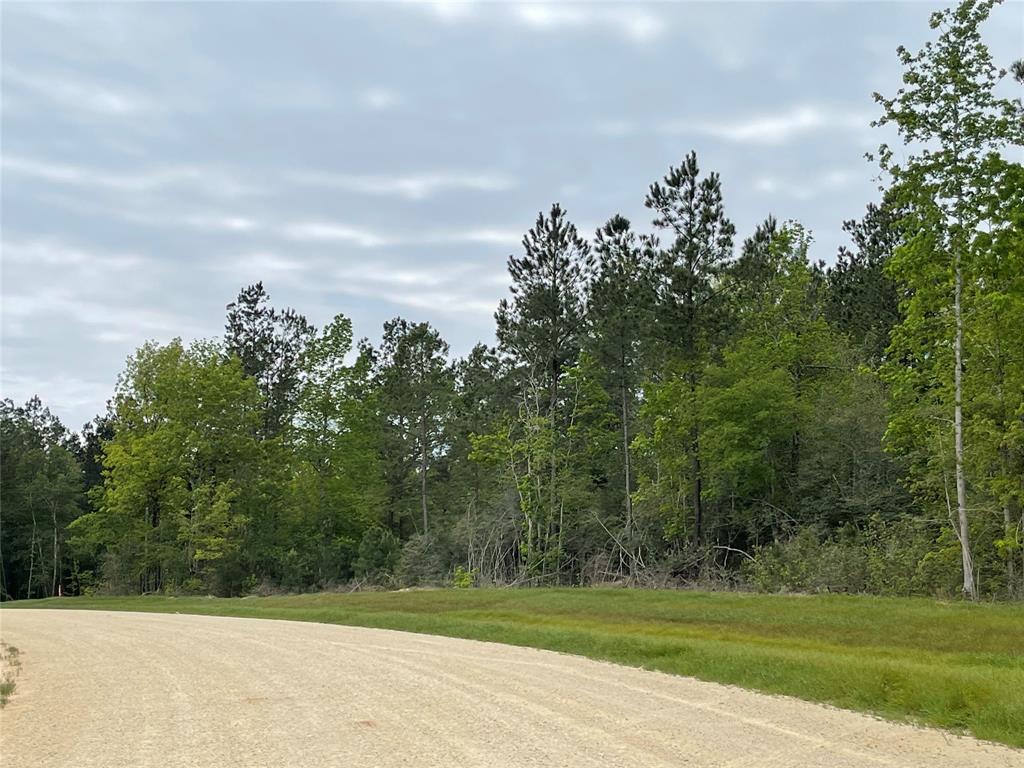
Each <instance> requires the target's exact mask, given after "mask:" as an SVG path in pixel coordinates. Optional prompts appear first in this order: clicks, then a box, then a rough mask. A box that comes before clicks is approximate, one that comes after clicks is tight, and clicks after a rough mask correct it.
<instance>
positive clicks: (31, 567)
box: [25, 507, 36, 600]
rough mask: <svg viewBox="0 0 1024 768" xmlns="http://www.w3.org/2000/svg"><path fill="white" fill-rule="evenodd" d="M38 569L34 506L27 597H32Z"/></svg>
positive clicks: (29, 547) (29, 546)
mask: <svg viewBox="0 0 1024 768" xmlns="http://www.w3.org/2000/svg"><path fill="white" fill-rule="evenodd" d="M35 569H36V510H35V507H33V508H32V541H31V542H29V545H28V589H26V590H25V597H26V598H27V599H29V600H31V599H32V575H33V573H34V572H35Z"/></svg>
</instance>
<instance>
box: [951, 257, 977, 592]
mask: <svg viewBox="0 0 1024 768" xmlns="http://www.w3.org/2000/svg"><path fill="white" fill-rule="evenodd" d="M955 258H956V265H955V271H956V274H955V275H954V285H953V314H954V316H955V319H956V339H955V341H954V345H953V348H954V352H955V364H956V367H955V369H954V370H953V388H954V393H953V433H954V438H955V443H956V447H955V451H956V506H957V512H958V513H959V516H960V554H961V556H962V560H963V571H964V587H963V590H964V596H966V597H967V598H968V599H969V600H976V599H977V598H978V595H977V592H976V590H975V586H974V559H973V558H972V557H971V540H970V526H969V525H968V522H967V480H966V478H965V477H964V423H963V347H964V320H963V311H962V307H961V299H962V294H963V283H964V276H963V269H962V267H961V265H960V251H959V249H957V253H956V257H955Z"/></svg>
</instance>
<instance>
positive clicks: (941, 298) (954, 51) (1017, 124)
mask: <svg viewBox="0 0 1024 768" xmlns="http://www.w3.org/2000/svg"><path fill="white" fill-rule="evenodd" d="M995 5H996V2H994V0H982V1H979V0H964V2H961V3H960V4H958V5H957V6H956V7H955V8H951V9H947V10H944V11H940V12H938V13H935V14H933V15H932V17H931V22H930V23H931V28H932V29H933V30H935V31H936V33H937V38H936V39H935V40H930V41H928V42H927V43H925V45H924V47H923V48H922V49H921V50H920V51H919V52H917V53H911V52H910V51H909V50H907V49H906V48H904V47H902V46H901V47H900V48H899V49H898V54H899V58H900V63H901V64H902V65H903V67H904V74H903V83H904V86H903V87H902V88H900V89H899V90H898V91H897V93H896V95H895V96H893V97H891V98H887V97H885V96H882V95H880V94H875V99H876V101H877V102H878V103H879V105H880V106H881V108H882V116H881V117H880V118H879V119H878V120H877V121H876V122H875V124H876V125H880V126H886V125H892V126H894V127H895V128H896V129H897V130H898V132H899V134H900V137H901V138H902V139H903V142H904V144H905V145H907V148H908V150H907V151H908V154H907V155H906V159H903V157H902V155H903V153H899V154H897V153H896V152H895V151H894V150H893V149H892V148H891V147H890V146H889V145H887V144H882V145H881V147H880V148H879V153H878V155H879V161H880V163H881V166H882V168H883V169H884V170H885V171H887V172H888V173H889V175H890V176H891V177H892V181H893V191H892V194H893V197H894V201H895V202H896V203H897V204H900V205H904V206H907V208H908V209H909V211H910V213H909V214H908V216H907V217H905V219H904V220H903V221H902V222H901V226H902V227H903V229H904V232H905V244H904V245H903V246H902V247H900V248H898V249H897V250H896V253H895V255H894V257H893V259H892V261H891V264H890V274H891V275H892V276H893V277H894V278H895V279H896V280H898V281H899V282H900V284H901V285H902V286H904V287H905V289H906V291H905V294H904V296H905V298H904V301H903V307H902V309H903V316H904V320H903V322H902V323H901V325H900V327H899V329H898V332H895V333H894V340H893V347H894V350H893V351H894V352H895V353H896V354H895V355H894V356H895V357H896V358H897V359H895V360H894V361H893V363H892V365H891V367H890V368H889V372H888V376H889V380H890V381H891V382H892V384H893V387H894V394H895V398H896V402H897V403H898V409H897V410H898V411H899V412H898V413H897V414H896V415H895V417H894V422H893V424H892V426H891V428H890V432H891V433H892V434H893V436H894V439H896V440H897V441H899V442H901V443H902V444H903V445H905V446H906V445H907V444H908V441H909V442H913V443H916V444H917V446H918V448H919V449H920V448H921V446H922V443H929V444H930V447H928V448H924V449H923V454H925V455H927V454H929V453H934V452H936V451H942V448H941V446H942V444H943V442H944V441H943V440H942V439H941V436H940V435H938V434H935V433H934V430H931V432H932V434H931V436H930V439H929V438H928V436H927V435H926V434H925V433H926V432H929V430H926V429H922V428H920V427H917V426H914V425H912V424H910V423H909V421H908V420H910V421H912V420H913V419H914V416H912V415H910V412H911V411H918V410H919V406H917V405H916V404H917V403H919V402H920V403H924V407H925V408H926V409H929V410H930V411H931V412H930V413H919V414H918V417H919V418H920V417H921V416H924V417H925V418H929V419H930V418H931V417H932V416H937V415H938V414H939V413H942V412H944V411H947V410H948V412H951V415H952V428H953V429H952V432H953V436H952V437H953V440H952V442H953V457H952V467H953V475H954V480H955V498H956V511H957V528H958V537H959V540H960V545H961V555H962V557H961V560H962V570H963V592H964V594H965V595H966V596H967V597H968V598H971V599H974V598H976V596H977V589H976V582H975V572H974V560H973V550H972V547H971V540H970V536H971V525H970V519H969V518H970V515H969V503H968V478H967V474H966V470H967V466H968V464H969V463H970V460H969V458H968V456H967V454H966V452H965V444H964V422H965V417H964V408H965V402H964V393H965V384H964V372H965V369H966V362H967V361H966V350H965V345H964V342H965V334H969V332H970V331H969V329H968V328H967V325H968V324H969V323H970V322H972V318H973V307H972V306H969V305H966V303H965V302H966V301H968V300H970V299H971V298H972V296H973V291H971V290H967V291H966V292H965V284H966V282H967V281H969V280H971V278H972V275H974V274H975V272H976V270H975V264H974V263H973V262H974V256H975V254H976V253H977V249H976V248H975V241H976V238H977V235H978V232H979V231H981V230H982V229H984V228H985V226H986V224H987V222H986V221H985V213H984V212H985V211H986V209H987V205H986V202H987V200H988V199H989V197H990V196H991V190H992V189H993V188H994V187H996V186H998V185H999V184H1000V176H1001V175H1002V174H1004V173H1005V168H1004V166H1003V165H1002V164H999V163H994V162H990V160H991V159H992V158H993V157H994V156H995V155H997V153H998V151H999V149H1000V148H1002V147H1004V146H1006V145H1007V144H1020V143H1021V121H1020V116H1019V112H1020V107H1019V104H1017V103H1015V102H1012V101H1010V100H1008V99H1001V98H999V97H998V96H997V95H996V94H995V86H996V84H997V83H998V82H999V80H1000V79H1001V77H1002V76H1003V74H1004V73H1003V72H1002V71H1000V70H999V69H998V68H997V67H996V66H995V65H994V64H993V63H992V57H991V54H990V52H989V50H988V47H987V46H986V45H985V44H984V43H983V42H982V39H981V33H980V28H981V25H982V24H983V23H984V22H985V21H986V20H987V19H988V17H989V15H990V13H991V11H992V9H993V7H994V6H995ZM939 339H942V340H943V341H944V342H945V343H943V344H941V345H939V346H936V345H935V344H934V342H935V340H939ZM968 407H970V404H968ZM899 433H903V434H902V435H900V434H899ZM908 433H916V437H911V436H910V434H908ZM919 452H920V451H919ZM941 463H942V462H941V461H938V462H937V461H935V460H932V459H927V460H925V462H924V464H925V465H927V466H930V467H931V468H933V469H940V468H941ZM919 466H921V463H920V462H919Z"/></svg>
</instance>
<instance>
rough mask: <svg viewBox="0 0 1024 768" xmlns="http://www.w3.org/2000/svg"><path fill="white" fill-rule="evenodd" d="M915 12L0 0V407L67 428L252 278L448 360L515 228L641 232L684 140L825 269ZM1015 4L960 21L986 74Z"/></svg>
mask: <svg viewBox="0 0 1024 768" xmlns="http://www.w3.org/2000/svg"><path fill="white" fill-rule="evenodd" d="M934 8H935V5H934V4H932V3H927V2H924V3H918V2H913V3H900V4H887V3H863V2H862V3H838V4H824V3H773V2H760V3H742V4H741V3H728V4H724V3H719V4H710V3H709V4H704V3H689V4H656V5H649V6H640V5H611V4H599V5H582V4H571V5H570V4H560V5H525V4H518V5H497V4H484V3H480V4H455V3H424V4H406V3H395V4H384V3H372V4H371V3H366V4H321V3H317V4H314V3H280V4H277V3H258V4H257V3H230V4H213V3H200V2H194V3H186V4H159V5H156V4H120V5H96V4H75V5H70V6H65V5H45V4H41V3H31V4H29V3H25V4H20V3H14V2H4V3H3V5H2V14H3V18H2V22H3V40H2V44H3V48H2V50H3V53H2V57H3V71H2V96H3V116H2V121H3V125H2V128H3V137H2V138H3V150H2V171H3V177H2V230H3V231H2V237H3V240H2V246H3V272H2V299H3V313H2V342H3V348H2V389H3V396H5V397H11V398H13V399H15V400H16V401H23V400H25V399H27V398H28V397H30V396H31V395H33V394H39V395H40V396H41V397H42V398H43V400H44V402H45V403H46V404H47V405H49V406H50V407H51V409H52V410H54V411H55V412H56V413H57V414H58V415H59V416H60V417H61V418H62V419H63V420H64V421H65V423H66V424H67V425H68V426H69V427H71V428H74V429H77V428H79V427H80V426H81V425H82V424H83V423H84V422H85V421H87V420H89V419H90V418H92V416H93V415H95V414H96V413H97V412H100V411H102V410H103V409H104V404H105V402H106V400H107V399H108V398H109V397H110V395H111V393H112V391H113V387H114V383H115V381H116V378H117V374H118V372H119V371H120V370H121V369H122V367H123V364H124V361H125V358H126V357H127V356H128V355H130V354H131V352H132V351H133V350H134V349H135V348H136V347H137V346H138V345H139V344H140V343H142V342H143V341H145V340H147V339H158V340H160V341H168V340H170V339H171V338H173V337H175V336H182V337H184V338H186V339H192V338H196V337H212V336H217V335H219V334H220V333H221V332H222V329H223V323H224V320H223V318H224V305H225V304H227V303H228V302H229V301H231V299H232V298H233V297H234V296H235V295H236V294H237V292H238V289H239V288H240V287H241V286H243V285H245V284H247V283H250V282H253V281H256V280H263V282H264V284H265V286H266V287H267V289H268V291H269V292H270V294H271V297H272V300H273V303H274V304H275V305H278V306H285V305H287V306H293V307H295V308H296V309H298V310H300V311H301V312H303V313H305V314H306V315H307V317H309V319H310V320H311V321H312V322H314V323H316V324H318V325H319V324H322V323H324V322H325V321H326V320H328V319H329V318H330V317H331V316H333V315H334V314H336V313H338V312H342V313H344V314H346V315H348V316H349V317H351V318H352V319H353V322H354V324H355V332H356V334H357V336H363V335H365V336H369V337H370V338H371V339H376V338H378V336H379V333H380V327H381V325H382V323H383V322H384V321H385V320H386V319H388V318H390V317H394V316H395V315H401V316H403V317H406V318H408V319H411V320H428V321H430V322H431V323H433V324H434V325H435V326H436V327H438V328H439V329H440V330H441V332H442V334H443V335H444V336H445V338H446V339H448V341H449V342H450V343H451V345H452V350H453V352H454V353H456V354H462V353H464V352H465V351H467V350H468V349H469V348H470V347H471V346H472V344H473V343H474V342H476V341H477V340H485V341H492V340H493V317H492V314H493V311H494V308H495V305H496V304H497V301H498V299H499V298H500V297H501V296H502V295H504V293H505V291H506V284H507V279H506V272H505V262H506V259H507V257H508V255H509V253H511V252H513V251H515V250H517V249H518V241H519V239H520V238H521V236H522V233H523V232H524V231H525V230H526V229H527V228H528V227H529V226H530V225H531V224H532V223H533V220H534V218H535V217H536V214H537V212H538V211H539V210H541V209H544V210H547V209H548V208H549V207H550V205H551V203H552V202H555V201H559V202H561V203H562V205H563V206H564V207H565V208H567V210H568V212H569V215H570V217H571V218H572V219H573V221H575V222H576V224H577V226H578V227H579V228H580V229H581V230H582V231H585V232H586V233H587V234H588V235H590V234H592V233H593V230H594V229H595V228H596V227H597V226H598V225H599V224H601V223H602V222H603V221H605V220H606V219H607V218H608V217H609V216H610V215H612V214H614V213H616V212H619V213H622V214H624V215H626V216H627V217H629V218H630V219H631V220H633V222H634V225H635V226H636V228H637V229H639V230H641V231H645V230H647V228H648V225H649V221H650V217H649V215H648V213H647V212H646V211H645V209H644V208H643V198H644V193H645V191H646V189H647V186H648V185H649V184H650V183H651V182H652V181H654V180H656V179H658V178H659V177H660V176H661V175H663V174H664V172H665V171H666V170H667V168H668V166H669V165H670V164H674V163H678V162H679V160H681V159H682V157H683V156H684V155H685V154H686V153H687V152H689V151H690V150H691V149H695V150H696V151H697V153H698V158H699V161H700V164H701V167H702V169H704V170H717V171H719V172H720V173H721V177H722V185H723V189H724V194H725V201H726V208H727V213H728V214H729V216H730V217H731V218H732V219H733V221H734V222H735V223H736V225H737V227H738V230H739V235H740V238H742V237H744V236H746V235H747V234H749V233H750V231H751V230H752V229H753V227H754V226H755V225H756V224H757V222H759V221H761V220H762V219H763V218H764V217H765V216H766V215H767V214H769V213H771V214H774V215H775V216H776V217H777V218H779V219H788V218H794V219H798V220H799V221H801V222H803V223H804V224H805V225H806V226H808V227H809V228H811V229H812V230H813V232H814V235H815V238H816V244H815V247H814V254H813V255H814V256H815V257H816V258H823V259H826V260H831V259H832V258H833V255H834V253H835V251H836V248H837V246H838V245H839V244H840V243H841V242H844V239H843V236H842V233H841V223H842V221H843V220H844V219H847V218H852V217H856V216H859V215H860V213H861V211H862V210H863V208H864V205H865V204H866V203H867V202H869V201H871V200H873V199H874V198H875V196H876V192H875V188H876V183H875V182H874V181H873V177H874V176H875V174H876V171H875V169H874V167H873V166H871V165H870V164H869V163H868V162H866V161H865V160H864V159H863V155H864V152H865V151H866V150H868V149H871V148H873V147H874V146H876V145H877V143H878V141H879V138H880V137H879V135H878V134H877V131H872V129H870V128H869V127H868V123H869V121H870V120H871V119H872V118H873V117H874V116H875V115H876V114H877V109H876V107H875V105H874V104H873V102H872V99H871V93H872V91H874V90H881V91H883V92H888V93H891V92H892V91H894V90H895V88H896V86H897V84H898V79H899V75H900V70H899V68H898V65H897V63H896V59H895V53H894V50H895V48H896V46H897V45H898V44H900V43H905V44H908V45H909V46H911V47H914V48H916V47H918V46H919V45H920V44H921V43H922V42H923V40H924V39H926V37H927V35H928V29H927V22H928V15H929V13H930V12H931V11H932V10H934ZM1022 10H1024V5H1021V4H1014V5H1008V6H1004V7H1002V8H998V9H997V10H996V12H995V14H994V17H993V19H992V20H991V21H990V23H989V25H988V28H987V29H986V30H985V33H986V37H987V39H988V41H989V44H990V47H991V48H992V49H993V52H994V53H995V55H996V57H997V60H998V62H999V63H1000V64H1004V65H1005V64H1007V63H1009V61H1010V60H1011V59H1012V58H1014V57H1015V56H1019V55H1020V53H1021V52H1022V50H1024V45H1022V33H1024V26H1022V25H1024V14H1022Z"/></svg>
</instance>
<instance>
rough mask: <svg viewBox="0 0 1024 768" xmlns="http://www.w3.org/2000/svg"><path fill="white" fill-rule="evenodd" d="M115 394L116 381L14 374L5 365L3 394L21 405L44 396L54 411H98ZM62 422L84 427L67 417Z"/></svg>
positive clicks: (0, 385) (0, 386) (0, 393)
mask: <svg viewBox="0 0 1024 768" xmlns="http://www.w3.org/2000/svg"><path fill="white" fill-rule="evenodd" d="M112 393H113V382H112V381H94V380H90V379H82V378H79V377H77V376H74V375H69V374H61V373H54V374H53V375H50V376H42V377H37V376H31V375H26V374H18V373H12V372H11V371H9V370H7V369H6V368H5V369H4V371H3V374H2V379H0V396H2V397H9V398H11V399H12V400H13V401H14V402H15V403H19V404H20V403H24V402H26V401H28V400H29V399H30V398H32V397H34V396H35V395H41V396H43V397H44V403H45V405H46V406H47V407H48V408H49V409H50V410H51V412H54V413H65V414H66V413H68V412H78V413H95V412H96V410H98V409H100V408H102V403H104V402H106V400H107V399H108V398H109V397H110V396H111V394H112ZM85 418H88V417H85ZM61 421H62V422H64V426H65V427H68V428H69V429H72V430H78V429H79V428H80V426H81V424H77V423H67V422H66V421H65V420H64V419H61ZM83 421H84V419H83Z"/></svg>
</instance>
